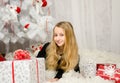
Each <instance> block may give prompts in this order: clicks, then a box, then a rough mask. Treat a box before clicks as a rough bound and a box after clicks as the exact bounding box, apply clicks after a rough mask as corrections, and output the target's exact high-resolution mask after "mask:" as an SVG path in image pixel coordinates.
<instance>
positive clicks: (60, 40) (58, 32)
mask: <svg viewBox="0 0 120 83" xmlns="http://www.w3.org/2000/svg"><path fill="white" fill-rule="evenodd" d="M54 41H55V43H56V44H57V45H58V46H59V47H61V46H63V45H64V44H65V31H64V30H63V29H62V28H60V27H55V29H54Z"/></svg>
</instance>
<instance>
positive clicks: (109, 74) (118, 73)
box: [96, 64, 120, 83]
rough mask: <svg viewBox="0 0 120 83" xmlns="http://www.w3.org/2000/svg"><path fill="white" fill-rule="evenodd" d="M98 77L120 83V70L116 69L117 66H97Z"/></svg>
mask: <svg viewBox="0 0 120 83" xmlns="http://www.w3.org/2000/svg"><path fill="white" fill-rule="evenodd" d="M96 75H97V76H100V77H102V78H104V79H107V80H114V81H115V83H120V69H118V68H116V64H97V70H96Z"/></svg>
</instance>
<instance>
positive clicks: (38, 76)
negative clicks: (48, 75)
mask: <svg viewBox="0 0 120 83" xmlns="http://www.w3.org/2000/svg"><path fill="white" fill-rule="evenodd" d="M36 71H37V72H36V73H37V83H40V82H39V71H38V60H37V59H36Z"/></svg>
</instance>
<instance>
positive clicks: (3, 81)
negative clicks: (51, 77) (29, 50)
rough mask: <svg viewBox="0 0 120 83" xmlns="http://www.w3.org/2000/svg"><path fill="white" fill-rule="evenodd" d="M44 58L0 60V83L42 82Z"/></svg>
mask: <svg viewBox="0 0 120 83" xmlns="http://www.w3.org/2000/svg"><path fill="white" fill-rule="evenodd" d="M44 81H45V62H44V58H35V59H30V60H12V61H2V62H0V83H43V82H44Z"/></svg>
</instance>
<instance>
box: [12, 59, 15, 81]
mask: <svg viewBox="0 0 120 83" xmlns="http://www.w3.org/2000/svg"><path fill="white" fill-rule="evenodd" d="M12 83H15V75H14V61H12Z"/></svg>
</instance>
